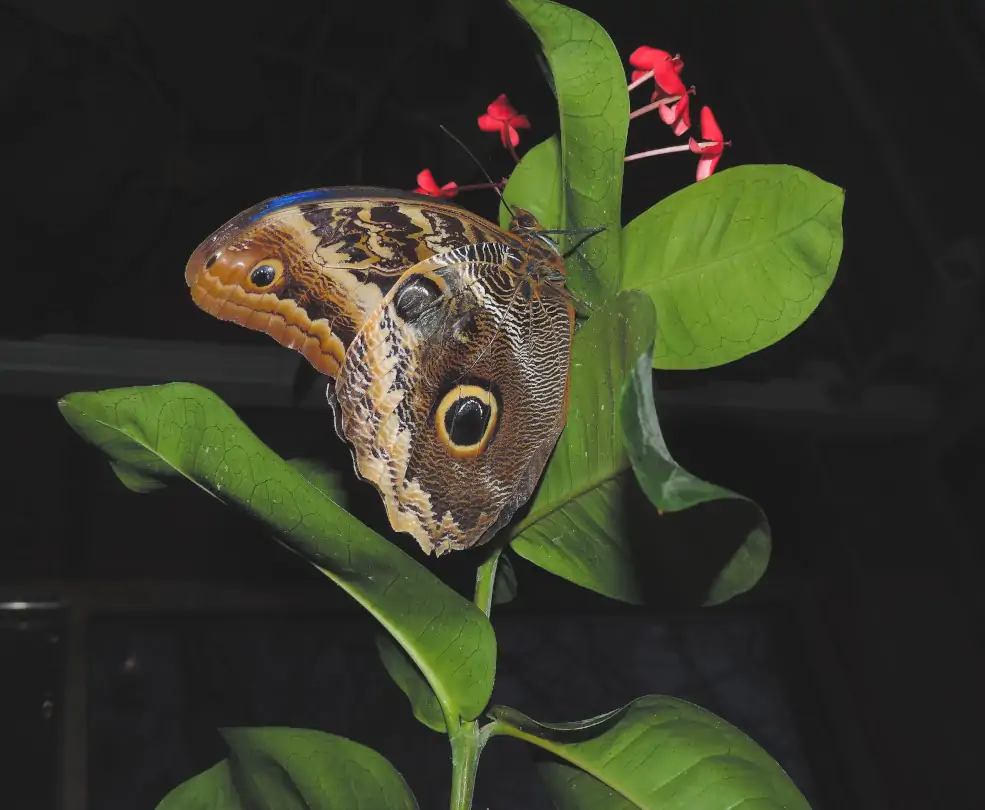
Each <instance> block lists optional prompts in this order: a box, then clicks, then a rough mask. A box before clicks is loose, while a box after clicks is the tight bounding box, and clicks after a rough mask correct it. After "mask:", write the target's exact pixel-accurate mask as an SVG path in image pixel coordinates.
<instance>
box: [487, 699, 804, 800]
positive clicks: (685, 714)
mask: <svg viewBox="0 0 985 810" xmlns="http://www.w3.org/2000/svg"><path fill="white" fill-rule="evenodd" d="M487 714H488V715H489V716H490V717H492V718H493V720H494V721H495V725H494V726H492V727H491V728H490V729H489V732H488V733H490V734H505V735H509V736H512V737H517V738H519V739H522V740H526V741H527V742H529V743H532V744H533V745H536V746H538V747H540V748H542V749H544V750H546V751H549V752H550V753H551V754H553V755H555V756H556V757H559V758H561V759H562V760H564V761H565V762H567V763H569V764H570V765H573V766H575V767H577V768H580V769H581V770H583V771H585V772H586V773H587V774H589V775H590V776H591V777H592V778H594V779H596V780H598V781H599V782H601V783H602V784H603V785H605V786H607V787H608V788H609V789H610V790H611V791H613V792H615V793H617V794H618V795H619V796H620V797H622V799H624V800H625V801H624V802H623V803H619V802H616V801H615V800H614V799H611V798H609V799H606V798H605V794H604V793H602V792H601V791H600V790H598V789H596V791H595V792H596V794H597V795H599V797H600V799H602V800H603V801H605V802H606V803H602V804H592V805H589V804H585V803H584V802H583V801H581V800H578V799H571V797H566V796H565V795H564V794H565V790H567V791H568V792H570V782H567V783H566V782H565V779H564V776H565V775H564V774H560V775H559V774H558V773H557V772H556V771H555V772H553V773H551V772H548V774H547V776H548V778H547V780H546V782H547V785H548V787H549V789H551V791H552V795H553V797H554V800H555V801H554V803H555V806H556V807H558V808H563V809H564V810H568V808H580V807H588V806H592V807H601V808H605V809H606V810H624V808H626V807H630V808H642V809H643V810H697V808H700V810H731V808H735V807H742V808H748V810H810V808H809V805H808V804H807V800H806V799H805V798H804V796H803V794H801V792H800V791H799V790H798V789H797V787H796V785H794V783H793V781H792V780H791V779H790V777H789V776H787V774H786V772H785V771H784V770H783V769H782V768H781V767H780V766H779V765H778V764H777V763H776V762H775V761H774V760H773V759H772V758H771V757H770V756H769V754H767V753H766V752H765V751H764V750H763V749H762V748H760V747H759V746H758V745H757V744H756V743H755V742H753V741H752V740H751V739H750V738H749V737H748V736H746V735H745V734H744V733H742V732H741V731H739V729H737V728H735V727H734V726H732V725H729V724H728V723H726V722H725V721H724V720H722V719H721V718H719V717H717V716H715V715H714V714H712V713H711V712H709V711H706V710H705V709H702V708H700V707H699V706H695V705H694V704H691V703H688V702H686V701H683V700H678V699H677V698H671V697H664V696H661V695H649V696H647V697H642V698H638V699H637V700H634V701H633V702H632V703H630V704H628V705H627V706H624V707H623V708H622V709H619V710H617V711H615V712H611V713H609V714H607V715H603V716H602V717H598V718H592V719H591V720H588V721H584V722H583V723H538V722H536V721H535V720H531V719H530V718H529V717H526V716H525V715H523V714H521V713H520V712H518V711H516V710H515V709H509V708H507V707H500V706H496V707H493V708H491V709H490V710H489V711H488V712H487ZM566 785H567V787H566Z"/></svg>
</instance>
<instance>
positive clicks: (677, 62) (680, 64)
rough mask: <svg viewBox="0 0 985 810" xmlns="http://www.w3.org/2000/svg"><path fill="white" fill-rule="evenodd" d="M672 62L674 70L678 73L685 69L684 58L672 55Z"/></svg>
mask: <svg viewBox="0 0 985 810" xmlns="http://www.w3.org/2000/svg"><path fill="white" fill-rule="evenodd" d="M670 64H672V65H673V66H674V70H676V71H677V72H678V73H680V72H681V71H682V70H684V60H683V59H681V57H680V56H672V57H671V58H670Z"/></svg>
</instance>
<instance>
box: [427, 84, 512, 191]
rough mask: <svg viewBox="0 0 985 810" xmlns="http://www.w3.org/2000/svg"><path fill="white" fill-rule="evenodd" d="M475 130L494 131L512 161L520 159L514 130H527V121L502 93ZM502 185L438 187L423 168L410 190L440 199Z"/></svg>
mask: <svg viewBox="0 0 985 810" xmlns="http://www.w3.org/2000/svg"><path fill="white" fill-rule="evenodd" d="M478 122H479V129H481V130H482V131H483V132H498V133H499V139H500V140H501V141H502V142H503V146H505V147H506V148H507V149H508V150H509V152H510V155H512V157H513V160H514V161H516V162H517V163H519V162H520V158H519V157H518V156H517V154H516V147H517V146H519V145H520V133H519V132H517V130H518V129H530V121H529V119H528V118H527V116H525V115H520V114H519V113H517V111H516V110H515V109H514V108H513V105H512V104H510V100H509V99H508V98H507V97H506V94H505V93H502V94H500V95H499V97H498V98H497V99H496V100H495V101H493V102H492V103H491V104H490V105H489V106H488V107H487V108H486V114H485V115H480V116H479V118H478ZM504 185H506V183H505V181H504V182H501V183H477V184H476V185H474V186H459V185H458V184H457V183H454V182H452V183H445V184H444V185H443V186H439V185H438V183H437V181H436V180H435V179H434V175H432V174H431V170H430V169H424V170H423V171H422V172H420V174H418V175H417V188H416V189H414V191H416V192H417V193H418V194H427V195H428V196H429V197H444V198H446V199H450V198H451V197H454V196H455V195H456V194H458V192H459V191H471V190H472V189H477V188H501V187H502V186H504Z"/></svg>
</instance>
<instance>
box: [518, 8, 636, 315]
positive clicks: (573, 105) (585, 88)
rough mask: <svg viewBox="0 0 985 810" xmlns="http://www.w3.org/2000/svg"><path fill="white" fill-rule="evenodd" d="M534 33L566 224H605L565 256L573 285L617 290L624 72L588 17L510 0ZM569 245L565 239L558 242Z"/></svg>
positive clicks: (592, 295)
mask: <svg viewBox="0 0 985 810" xmlns="http://www.w3.org/2000/svg"><path fill="white" fill-rule="evenodd" d="M510 4H511V5H512V6H513V8H514V9H516V11H517V12H518V13H519V14H520V15H521V16H522V17H523V18H524V19H525V20H526V22H527V23H528V24H529V25H530V27H531V28H532V29H533V30H534V32H535V33H536V34H537V37H538V38H539V39H540V43H541V46H542V47H543V49H544V55H545V56H546V58H547V62H548V64H549V65H550V68H551V73H552V75H553V77H554V90H555V93H556V94H557V101H558V114H559V117H560V121H561V152H562V157H561V160H562V177H563V186H564V206H565V210H564V217H565V226H564V227H566V228H594V227H597V226H599V225H604V226H606V229H607V230H606V231H605V232H603V233H601V234H599V235H597V236H593V237H592V238H591V239H590V240H588V241H587V242H586V243H585V244H584V245H583V246H582V247H581V248H580V249H579V251H578V254H577V255H575V256H572V257H571V258H569V259H568V261H567V265H568V276H569V278H570V283H571V288H572V290H573V291H574V292H575V293H576V294H578V295H579V296H581V297H583V298H586V299H588V300H589V301H595V302H598V301H601V300H603V299H604V297H605V296H604V295H602V292H603V291H608V292H612V291H614V290H616V289H618V288H619V280H620V276H621V267H620V257H619V251H620V247H619V243H620V226H621V225H622V221H621V219H620V210H621V205H622V176H623V158H624V157H625V154H626V133H627V130H628V128H629V94H628V93H627V92H626V70H625V68H624V67H623V62H622V59H621V58H620V56H619V53H618V51H617V50H616V48H615V46H614V45H613V44H612V40H611V39H610V38H609V35H608V34H607V33H606V31H605V29H604V28H602V26H600V25H599V24H598V23H597V22H595V20H593V19H592V18H591V17H588V16H586V15H585V14H582V13H581V12H580V11H576V10H575V9H572V8H567V7H566V6H562V5H560V4H558V3H552V2H549V1H548V0H510ZM562 244H563V245H565V247H567V246H569V245H570V244H571V241H570V237H569V239H568V240H566V241H565V242H563V243H562Z"/></svg>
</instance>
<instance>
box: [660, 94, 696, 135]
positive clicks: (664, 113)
mask: <svg viewBox="0 0 985 810" xmlns="http://www.w3.org/2000/svg"><path fill="white" fill-rule="evenodd" d="M690 107H691V104H690V101H688V97H687V93H685V94H684V95H683V96H681V97H680V99H678V100H677V101H675V102H674V103H673V104H664V105H663V106H662V107H657V112H658V113H659V114H660V120H661V121H663V122H664V123H665V124H667V126H669V127H673V129H674V134H675V135H683V134H684V133H685V132H687V131H688V130H689V129H690V128H691V112H690Z"/></svg>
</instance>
